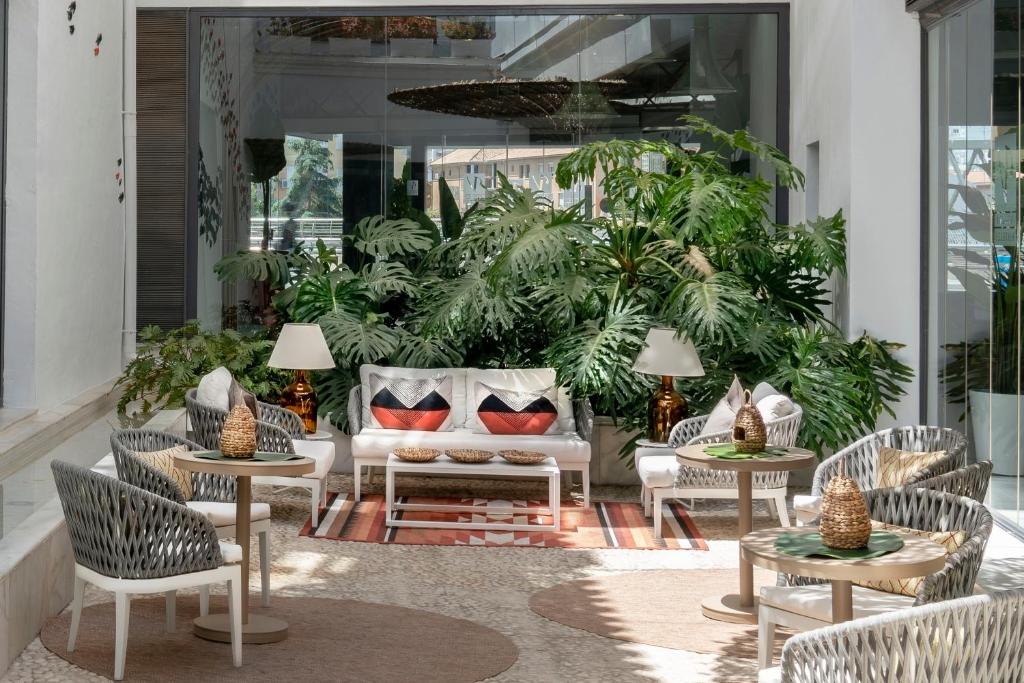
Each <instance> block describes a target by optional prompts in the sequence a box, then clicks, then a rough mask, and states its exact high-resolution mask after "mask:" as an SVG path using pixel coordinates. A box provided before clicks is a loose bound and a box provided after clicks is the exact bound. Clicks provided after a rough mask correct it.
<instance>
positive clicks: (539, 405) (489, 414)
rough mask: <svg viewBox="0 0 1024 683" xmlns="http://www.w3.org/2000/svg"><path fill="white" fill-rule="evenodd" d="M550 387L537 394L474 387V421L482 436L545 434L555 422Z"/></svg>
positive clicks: (480, 385)
mask: <svg viewBox="0 0 1024 683" xmlns="http://www.w3.org/2000/svg"><path fill="white" fill-rule="evenodd" d="M557 403H558V394H557V393H556V391H555V389H554V387H548V388H547V389H541V390H539V391H524V390H515V389H501V388H498V387H492V386H490V385H489V384H484V383H483V382H477V383H476V404H477V409H476V417H477V422H478V423H479V424H480V427H481V429H480V431H481V432H482V433H485V434H547V433H548V431H549V430H550V429H551V428H552V427H553V426H554V424H555V422H556V421H557V420H558V408H556V407H555V406H556V405H557Z"/></svg>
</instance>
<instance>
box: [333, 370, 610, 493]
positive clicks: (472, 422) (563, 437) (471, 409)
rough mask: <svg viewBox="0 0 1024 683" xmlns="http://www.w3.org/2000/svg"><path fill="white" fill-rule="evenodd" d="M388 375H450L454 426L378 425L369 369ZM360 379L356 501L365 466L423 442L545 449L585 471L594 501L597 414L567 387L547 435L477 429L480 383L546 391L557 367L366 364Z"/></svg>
mask: <svg viewBox="0 0 1024 683" xmlns="http://www.w3.org/2000/svg"><path fill="white" fill-rule="evenodd" d="M374 372H377V373H380V372H384V373H388V374H392V375H393V376H400V375H402V374H403V373H406V374H407V375H408V376H409V377H412V378H422V377H427V376H430V375H433V376H437V375H442V374H444V375H451V377H452V405H451V423H452V426H451V429H449V430H447V431H436V432H428V431H414V430H404V429H380V428H374V427H371V426H370V425H371V424H372V422H371V419H370V406H369V402H370V388H369V381H370V380H369V376H370V373H374ZM359 375H360V383H359V384H358V385H356V386H355V387H353V388H352V391H351V393H350V394H349V403H348V420H349V430H350V431H351V433H352V461H353V466H354V473H355V491H354V493H355V500H357V501H358V500H359V499H360V496H361V479H362V473H363V468H364V467H374V466H378V467H383V466H384V465H385V464H386V463H387V458H388V455H389V454H390V453H392V452H393V451H394V450H395V449H396V448H400V447H409V446H421V447H429V448H438V449H442V450H443V449H445V448H482V449H485V450H489V451H499V450H503V449H520V450H532V451H541V452H543V453H546V454H547V455H549V456H551V457H552V458H554V459H555V461H556V462H557V463H558V466H559V469H561V470H563V471H567V472H581V473H582V477H583V501H584V505H587V506H589V505H590V441H589V439H590V435H591V432H592V429H593V421H594V415H593V411H592V410H591V409H590V405H589V404H588V403H587V402H585V401H578V402H575V403H574V402H573V401H571V400H570V399H569V396H568V393H567V392H566V391H565V390H564V389H559V390H558V405H557V408H558V419H557V422H556V423H555V426H554V427H552V429H551V430H550V431H549V433H546V434H543V435H538V436H532V435H530V436H524V435H505V434H487V433H479V430H477V429H476V426H477V420H476V406H475V405H474V402H475V401H474V400H473V399H467V397H472V396H474V393H475V391H474V387H475V385H476V383H477V382H478V381H480V382H483V383H485V384H489V385H492V386H497V387H503V388H510V387H511V386H515V387H518V388H522V389H543V388H545V387H550V386H553V384H554V381H555V371H554V370H551V369H548V368H537V369H533V368H531V369H524V370H490V369H477V368H434V369H431V370H422V369H413V368H382V367H380V366H375V365H364V366H362V367H361V368H360V371H359Z"/></svg>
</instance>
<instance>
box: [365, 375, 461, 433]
mask: <svg viewBox="0 0 1024 683" xmlns="http://www.w3.org/2000/svg"><path fill="white" fill-rule="evenodd" d="M369 401H370V424H369V426H370V427H376V428H378V429H419V430H422V431H425V432H443V431H447V430H449V429H451V428H452V376H451V375H445V374H438V375H435V376H434V377H430V378H426V379H412V378H409V377H384V376H382V375H378V374H377V373H376V372H371V373H370V396H369Z"/></svg>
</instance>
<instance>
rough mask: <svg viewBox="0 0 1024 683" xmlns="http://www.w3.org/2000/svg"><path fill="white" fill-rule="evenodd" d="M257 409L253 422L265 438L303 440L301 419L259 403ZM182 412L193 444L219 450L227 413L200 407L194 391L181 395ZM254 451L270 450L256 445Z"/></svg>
mask: <svg viewBox="0 0 1024 683" xmlns="http://www.w3.org/2000/svg"><path fill="white" fill-rule="evenodd" d="M257 408H258V409H259V415H258V416H257V417H256V420H257V422H258V423H259V424H260V425H261V426H262V427H263V430H264V433H265V434H275V435H277V438H279V439H285V438H287V439H289V440H295V441H300V440H302V439H305V438H306V429H305V427H303V425H302V418H300V417H299V416H298V415H296V414H295V413H293V412H292V411H290V410H288V409H286V408H282V407H281V406H275V405H273V404H270V403H263V402H262V401H260V402H258V403H257ZM185 409H186V411H187V412H188V420H189V423H190V426H191V428H192V433H193V435H194V436H195V440H196V442H197V443H199V445H201V446H202V447H203V448H206V449H208V450H217V449H218V448H220V433H221V431H222V430H223V428H224V420H225V419H227V416H228V411H226V410H220V409H219V408H215V407H213V406H209V405H206V404H205V403H200V402H199V401H197V400H196V390H195V389H189V390H188V391H187V392H185ZM258 448H259V449H260V450H266V451H269V450H270V449H269V448H264V447H263V445H259V446H258Z"/></svg>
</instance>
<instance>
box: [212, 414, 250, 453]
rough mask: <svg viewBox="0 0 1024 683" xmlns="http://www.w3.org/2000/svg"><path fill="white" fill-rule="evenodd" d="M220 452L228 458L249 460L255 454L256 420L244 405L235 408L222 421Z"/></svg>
mask: <svg viewBox="0 0 1024 683" xmlns="http://www.w3.org/2000/svg"><path fill="white" fill-rule="evenodd" d="M220 452H221V453H223V454H224V456H225V457H228V458H251V457H252V455H253V453H255V452H256V419H255V418H254V417H253V416H252V413H251V412H250V411H249V409H248V408H246V407H245V405H243V404H239V405H237V406H235V407H234V408H232V409H231V412H230V413H228V416H227V417H226V418H225V419H224V426H223V427H222V428H221V432H220Z"/></svg>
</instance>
